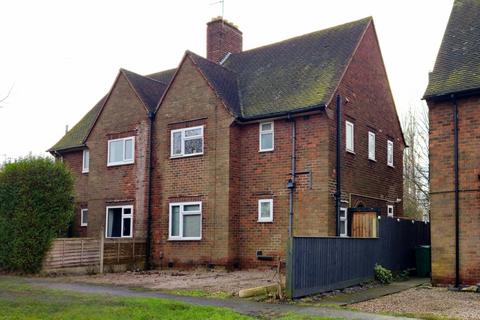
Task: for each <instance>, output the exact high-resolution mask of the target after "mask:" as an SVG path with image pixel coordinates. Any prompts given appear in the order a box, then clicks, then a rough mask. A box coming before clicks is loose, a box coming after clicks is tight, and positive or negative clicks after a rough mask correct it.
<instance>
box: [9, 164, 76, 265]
mask: <svg viewBox="0 0 480 320" xmlns="http://www.w3.org/2000/svg"><path fill="white" fill-rule="evenodd" d="M73 214H74V210H73V177H72V175H71V174H70V172H69V171H68V169H67V168H66V167H65V165H64V164H63V163H62V162H59V161H54V160H52V159H49V158H42V157H28V158H23V159H20V160H17V161H15V162H13V163H8V164H6V165H5V166H4V167H3V168H2V169H0V268H1V269H4V270H7V271H17V272H25V273H35V272H38V271H39V270H40V269H41V267H42V260H43V257H44V255H45V254H46V252H47V251H48V249H49V247H50V245H51V242H52V240H53V239H55V238H56V237H57V236H58V235H59V234H62V233H64V232H65V230H66V229H67V228H68V225H69V223H70V221H71V220H72V219H73Z"/></svg>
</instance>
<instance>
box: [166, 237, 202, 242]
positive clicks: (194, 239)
mask: <svg viewBox="0 0 480 320" xmlns="http://www.w3.org/2000/svg"><path fill="white" fill-rule="evenodd" d="M200 240H202V237H200V238H168V241H200Z"/></svg>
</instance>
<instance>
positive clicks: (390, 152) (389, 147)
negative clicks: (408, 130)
mask: <svg viewBox="0 0 480 320" xmlns="http://www.w3.org/2000/svg"><path fill="white" fill-rule="evenodd" d="M387 164H388V165H389V166H390V167H393V141H391V140H388V141H387Z"/></svg>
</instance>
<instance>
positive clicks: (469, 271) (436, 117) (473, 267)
mask: <svg viewBox="0 0 480 320" xmlns="http://www.w3.org/2000/svg"><path fill="white" fill-rule="evenodd" d="M428 105H429V108H430V112H429V116H430V197H431V208H430V221H431V239H432V279H433V282H434V283H436V284H448V283H450V284H451V283H454V281H455V194H454V192H453V191H454V162H453V153H454V151H453V147H454V145H453V139H454V136H453V107H452V102H450V101H444V102H433V101H429V102H428ZM458 107H459V113H458V117H459V122H458V128H459V179H460V181H459V187H460V190H461V192H460V194H459V200H460V203H459V204H460V205H459V207H460V280H461V282H462V283H467V284H474V283H478V282H479V281H480V240H479V239H480V192H479V191H480V180H479V174H480V139H479V138H478V137H479V136H480V126H479V121H480V108H479V107H480V98H479V97H478V96H477V97H472V98H468V99H460V100H458Z"/></svg>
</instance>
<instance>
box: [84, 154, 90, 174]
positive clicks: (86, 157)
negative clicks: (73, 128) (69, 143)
mask: <svg viewBox="0 0 480 320" xmlns="http://www.w3.org/2000/svg"><path fill="white" fill-rule="evenodd" d="M85 160H88V161H85ZM89 171H90V150H88V149H83V154H82V173H88V172H89Z"/></svg>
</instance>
